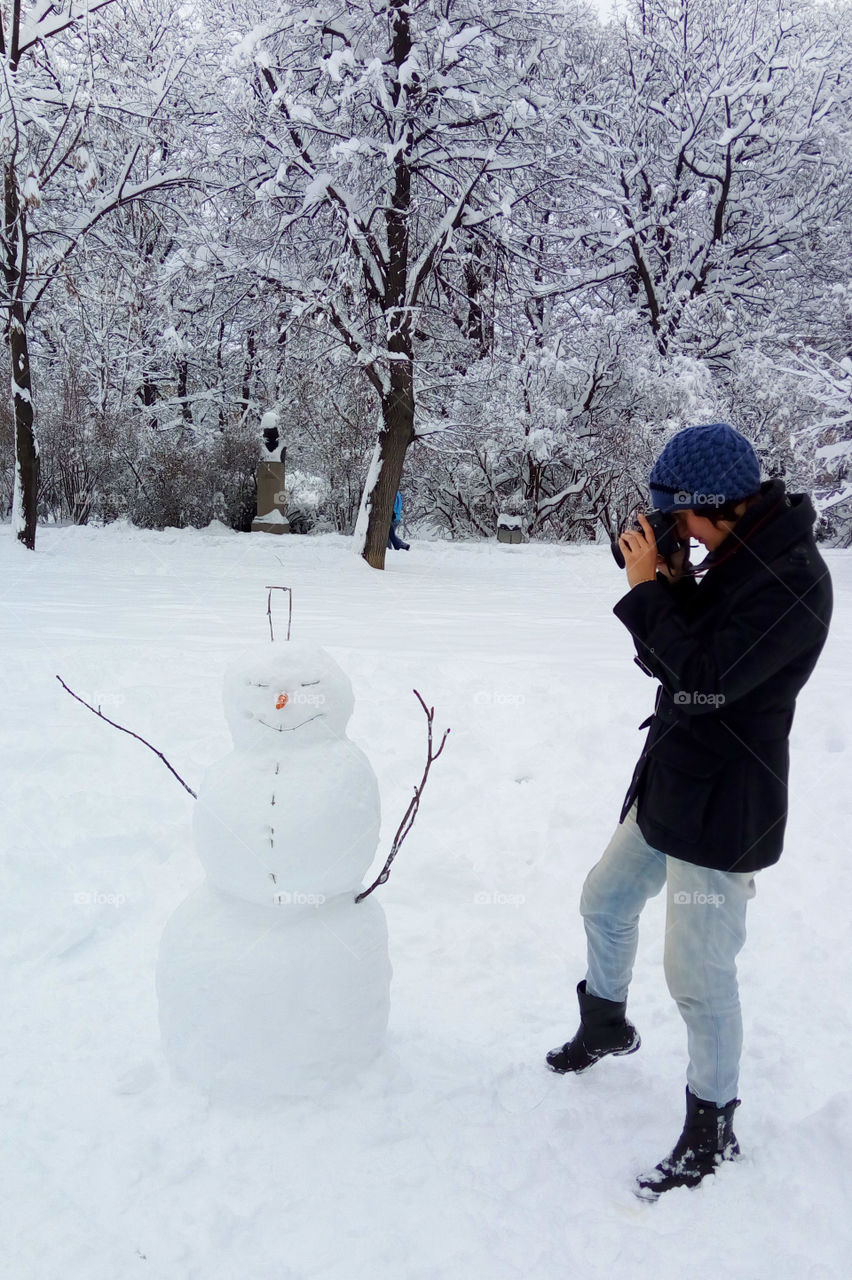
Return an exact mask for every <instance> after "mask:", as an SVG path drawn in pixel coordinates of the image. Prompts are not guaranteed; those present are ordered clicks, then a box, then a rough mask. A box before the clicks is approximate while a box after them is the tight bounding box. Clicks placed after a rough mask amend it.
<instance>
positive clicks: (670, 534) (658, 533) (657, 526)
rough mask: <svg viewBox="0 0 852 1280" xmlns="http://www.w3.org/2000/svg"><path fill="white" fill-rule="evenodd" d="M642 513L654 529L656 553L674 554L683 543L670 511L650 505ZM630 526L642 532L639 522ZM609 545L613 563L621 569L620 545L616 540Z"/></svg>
mask: <svg viewBox="0 0 852 1280" xmlns="http://www.w3.org/2000/svg"><path fill="white" fill-rule="evenodd" d="M644 514H645V519H646V520H647V521H648V524H649V525H650V526H651V528H652V529H653V530H654V537H655V538H656V540H657V551H658V553H659V554H660V555H661V556H665V557H666V559H668V557H669V556H671V555H674V553H675V551H677V550H678V548H679V547H681V546H682V545H683V543H682V542H681V540H680V538H678V536H677V521H676V520H675V517H674V515H673V513H672V512H671V511H660V510H659V509H658V508H657V507H652V508H651V510H650V511H646V512H645V513H644ZM631 527H632V528H633V529H636V530H637V532H639V533H642V532H644V531H643V529H642V526H641V525H640V524H634V525H632V526H631ZM609 545H610V548H611V549H612V554H613V558H614V560H615V563H616V564H617V565H618V567H619V569H623V568H624V555H623V553H622V550H621V547H620V546H619V545H618V542H617V541H615V542H611V543H610V544H609Z"/></svg>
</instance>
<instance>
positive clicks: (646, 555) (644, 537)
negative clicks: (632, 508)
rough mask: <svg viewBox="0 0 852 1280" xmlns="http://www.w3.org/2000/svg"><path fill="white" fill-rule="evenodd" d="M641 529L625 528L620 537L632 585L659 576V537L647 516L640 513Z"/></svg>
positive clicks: (625, 566) (625, 565)
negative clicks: (656, 536)
mask: <svg viewBox="0 0 852 1280" xmlns="http://www.w3.org/2000/svg"><path fill="white" fill-rule="evenodd" d="M639 523H640V525H641V526H642V528H641V530H639V529H625V531H624V533H623V534H622V535H621V537H620V538H619V539H618V545H619V546H620V547H621V553H622V555H623V556H624V568H625V569H626V571H627V581H628V583H629V584H630V586H631V587H635V586H637V585H638V584H639V583H640V582H654V581H656V577H657V566H658V563H659V561H660V560H661V559H662V557H661V556H659V555H657V539H656V538H655V537H654V530H653V529H652V528H651V526H650V524H649V523H648V521H647V519H646V518H645V516H643V515H642V513H641V511H640V513H639Z"/></svg>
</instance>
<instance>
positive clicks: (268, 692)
mask: <svg viewBox="0 0 852 1280" xmlns="http://www.w3.org/2000/svg"><path fill="white" fill-rule="evenodd" d="M224 704H225V715H226V718H227V721H228V725H229V728H230V730H231V735H232V738H233V742H234V749H233V751H232V752H231V753H230V754H229V755H227V756H226V757H225V758H224V759H223V760H221V761H219V762H218V763H217V764H214V765H213V766H212V768H211V769H210V770H209V771H208V773H207V775H206V777H205V779H204V781H203V783H202V786H201V789H200V791H199V794H198V801H197V804H196V808H195V813H194V818H193V828H194V835H195V842H196V847H197V850H198V854H199V857H200V859H201V862H202V863H203V865H204V868H205V870H206V872H207V878H206V880H205V882H204V883H203V884H202V885H201V886H200V887H199V888H197V889H196V890H195V891H194V892H193V893H191V894H190V896H189V897H188V898H187V899H186V900H185V901H184V902H183V903H182V904H181V905H180V906H179V907H178V909H177V910H176V911H175V913H174V915H172V917H171V918H170V919H169V921H168V923H167V924H166V927H165V931H164V933H163V938H162V941H161V944H160V952H159V958H158V962H157V979H156V981H157V995H158V1000H159V1010H160V1028H161V1032H162V1039H163V1046H164V1049H165V1052H166V1056H167V1058H168V1059H169V1061H170V1063H171V1064H172V1067H173V1068H174V1070H175V1071H176V1073H177V1074H178V1075H179V1076H181V1077H183V1078H184V1079H188V1080H190V1081H193V1082H194V1083H196V1084H198V1085H200V1086H201V1087H203V1088H204V1089H205V1090H206V1091H207V1092H208V1093H210V1094H211V1095H213V1096H217V1097H222V1098H231V1099H237V1100H244V1101H254V1100H258V1099H265V1098H271V1097H279V1096H280V1097H286V1096H306V1095H309V1094H313V1093H317V1092H319V1091H321V1090H322V1089H324V1088H325V1087H326V1086H327V1085H328V1084H331V1083H334V1082H335V1081H337V1080H342V1079H346V1078H348V1077H350V1076H351V1075H352V1074H353V1073H354V1072H355V1071H357V1070H358V1069H360V1068H361V1067H363V1066H365V1065H366V1064H367V1063H368V1062H370V1061H371V1059H373V1058H374V1057H375V1056H376V1054H377V1053H378V1052H379V1049H380V1048H381V1045H382V1040H383V1037H384V1033H385V1029H386V1026H387V1020H388V1010H389V992H390V978H391V967H390V962H389V959H388V946H387V927H386V924H385V916H384V912H383V910H382V908H381V905H380V904H379V903H378V901H377V900H376V899H375V898H373V897H368V898H365V899H364V900H363V901H362V902H356V901H355V898H356V895H357V894H358V893H360V892H361V890H362V889H363V884H362V880H363V877H364V875H365V873H366V871H367V868H368V867H369V866H370V864H371V862H372V861H373V858H374V857H375V853H376V848H377V844H378V837H379V822H380V804H379V791H378V785H377V782H376V776H375V774H374V773H373V770H372V768H371V766H370V763H369V761H368V760H367V757H366V756H365V755H364V753H363V752H362V751H361V750H360V748H359V747H357V746H356V745H355V744H354V743H353V742H352V741H351V740H350V739H349V738H348V737H347V736H346V725H347V723H348V721H349V718H350V716H351V715H352V711H353V707H354V698H353V695H352V687H351V685H350V683H349V680H348V678H347V676H346V674H345V673H344V672H343V671H342V669H341V668H340V667H339V666H338V664H337V663H336V662H334V661H333V659H332V658H331V657H330V656H329V655H328V654H327V653H326V652H325V651H324V650H323V649H321V648H318V647H316V646H313V645H305V644H296V643H293V642H292V641H286V642H276V643H270V644H266V645H264V646H263V648H259V649H256V650H252V651H250V652H249V653H247V654H245V655H243V656H242V657H241V658H240V659H239V660H237V661H236V662H234V663H232V664H231V666H230V667H229V668H228V670H227V671H226V674H225V687H224Z"/></svg>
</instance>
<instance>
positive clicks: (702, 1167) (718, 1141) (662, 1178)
mask: <svg viewBox="0 0 852 1280" xmlns="http://www.w3.org/2000/svg"><path fill="white" fill-rule="evenodd" d="M739 1105H740V1100H739V1098H732V1099H731V1101H730V1102H726V1103H725V1105H724V1106H723V1107H717V1106H716V1105H715V1104H714V1103H712V1102H704V1100H703V1099H702V1098H696V1097H695V1095H694V1094H692V1093H690V1092H689V1088H687V1090H686V1123H685V1124H684V1126H683V1133H682V1134H681V1135H680V1137H679V1138H678V1140H677V1142H676V1144H675V1148H674V1150H673V1151H672V1153H671V1155H669V1156H666V1158H665V1160H661V1161H660V1163H659V1164H658V1165H657V1166H656V1168H655V1169H652V1170H651V1172H650V1173H644V1174H642V1176H641V1177H639V1178H637V1179H636V1194H637V1195H638V1196H639V1198H640V1200H656V1199H657V1198H658V1197H659V1196H661V1195H662V1193H663V1192H664V1191H671V1189H672V1187H697V1186H698V1184H699V1182H701V1180H702V1178H706V1177H707V1175H708V1173H715V1172H716V1169H717V1168H718V1166H719V1165H720V1164H721V1163H722V1161H723V1160H736V1158H737V1156H738V1155H739V1154H740V1147H739V1143H738V1142H737V1140H736V1138H735V1137H734V1112H735V1111H736V1109H737V1107H738V1106H739Z"/></svg>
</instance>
